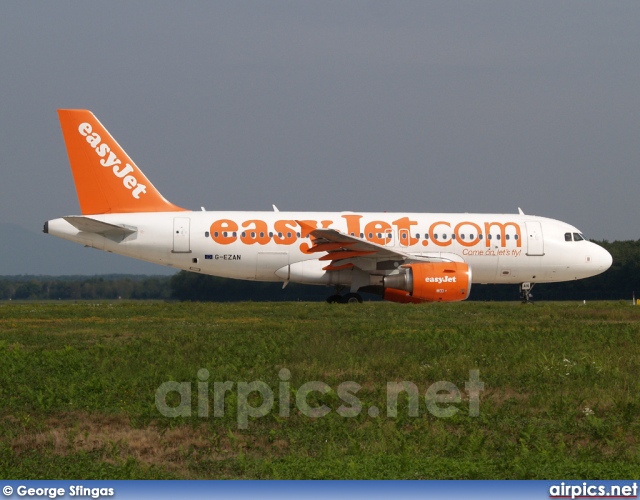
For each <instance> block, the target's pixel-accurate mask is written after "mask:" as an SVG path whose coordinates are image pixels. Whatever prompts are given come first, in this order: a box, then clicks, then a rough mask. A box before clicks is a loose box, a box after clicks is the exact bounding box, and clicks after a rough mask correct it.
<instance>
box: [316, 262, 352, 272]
mask: <svg viewBox="0 0 640 500" xmlns="http://www.w3.org/2000/svg"><path fill="white" fill-rule="evenodd" d="M350 267H354V265H353V264H342V265H341V266H334V265H333V264H329V265H328V266H325V267H323V268H322V270H323V271H340V270H341V269H348V268H350Z"/></svg>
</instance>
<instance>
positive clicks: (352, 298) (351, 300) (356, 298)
mask: <svg viewBox="0 0 640 500" xmlns="http://www.w3.org/2000/svg"><path fill="white" fill-rule="evenodd" d="M342 301H343V302H344V303H345V304H362V297H361V296H360V294H358V293H348V294H346V295H345V296H344V297H343V299H342Z"/></svg>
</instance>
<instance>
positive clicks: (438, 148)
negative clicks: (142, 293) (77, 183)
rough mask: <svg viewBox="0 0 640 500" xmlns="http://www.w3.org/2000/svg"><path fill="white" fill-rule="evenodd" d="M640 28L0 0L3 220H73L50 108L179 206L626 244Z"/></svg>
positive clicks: (639, 234) (567, 14)
mask: <svg viewBox="0 0 640 500" xmlns="http://www.w3.org/2000/svg"><path fill="white" fill-rule="evenodd" d="M638 19H640V2H637V1H636V0H634V1H616V2H591V1H582V0H580V1H563V2H558V1H556V0H553V1H546V0H539V1H536V2H520V1H513V0H508V1H441V2H427V1H395V2H391V1H364V0H362V1H352V0H339V1H332V0H326V1H322V2H305V1H280V0H272V1H269V2H262V1H257V0H256V1H241V0H237V1H233V2H229V1H223V2H216V1H197V2H196V1H180V2H177V1H174V2H168V1H137V2H128V1H126V2H125V1H113V0H110V1H108V2H106V1H102V2H100V1H97V2H79V1H75V2H70V1H64V0H60V1H56V2H2V3H0V47H2V48H1V49H0V89H1V90H2V97H0V169H1V170H0V171H1V172H2V181H1V182H0V224H11V225H15V226H19V227H21V228H24V229H27V230H29V231H33V232H38V231H40V230H41V228H42V224H43V222H44V221H45V220H47V219H54V218H57V217H60V216H64V215H70V214H77V213H78V212H79V207H78V201H77V197H76V193H75V188H74V185H73V180H72V177H71V171H70V169H69V164H68V159H67V155H66V150H65V148H64V143H63V140H62V135H61V131H60V126H59V124H58V120H57V114H56V110H57V109H58V108H86V109H90V110H91V111H93V113H94V114H95V115H96V116H97V117H98V119H99V120H100V121H101V122H102V123H103V124H104V125H105V126H106V127H107V128H108V129H109V131H110V132H111V134H112V135H113V136H114V137H115V138H116V140H117V141H118V142H119V143H120V145H121V146H123V147H124V149H125V150H126V151H127V153H128V154H129V155H130V156H131V157H132V158H133V159H134V161H135V162H136V163H137V165H138V166H139V167H140V168H141V169H142V170H143V171H144V173H145V174H146V176H147V177H148V178H149V179H150V180H151V181H152V182H153V184H154V185H155V186H156V187H157V188H158V189H159V190H160V191H161V192H162V194H163V195H164V196H165V197H166V198H167V199H169V200H170V201H172V202H173V203H175V204H177V205H180V206H184V207H187V208H193V209H196V210H199V209H200V207H201V206H204V207H205V208H206V209H207V210H221V211H225V210H271V205H272V204H276V205H277V206H278V208H279V209H280V210H287V211H289V210H291V211H306V210H310V211H338V210H353V211H396V212H482V213H517V209H518V207H521V208H522V209H523V210H524V212H525V213H527V214H532V215H540V216H546V217H551V218H554V219H559V220H562V221H565V222H568V223H570V224H573V225H575V226H577V227H578V228H580V230H582V231H583V232H584V233H585V235H586V236H587V237H589V238H594V239H607V240H625V239H634V240H635V239H639V238H640V222H639V221H638V215H637V212H638V210H637V208H636V203H637V201H638V195H637V193H638V190H639V187H640V169H639V168H638V165H639V163H640V134H639V133H638V132H639V128H640V127H639V126H640V57H639V56H638V54H639V51H640V30H639V29H638ZM8 237H9V236H8V235H7V234H6V233H5V234H3V235H2V236H0V238H8ZM47 238H49V239H51V238H52V237H51V236H45V235H42V237H41V244H42V245H43V247H46V246H47V245H48V241H49V240H47ZM65 244H66V245H71V246H72V245H74V244H73V243H70V242H69V243H67V242H65ZM56 248H58V247H56ZM95 254H96V252H95V251H86V252H81V253H80V254H78V255H80V257H78V258H79V259H86V260H83V262H82V263H83V264H86V265H87V266H90V265H91V262H92V261H94V259H95V258H96V257H95ZM106 257H113V256H106ZM126 260H127V259H122V258H120V259H115V258H114V259H113V260H111V261H109V260H105V261H104V262H106V263H107V264H105V266H106V268H107V269H105V270H104V272H123V270H125V269H127V270H128V268H126V266H127V264H124V262H126ZM109 262H113V268H110V267H109V264H108V263H109ZM123 266H124V267H123ZM145 269H146V268H145ZM150 269H157V270H160V269H161V268H159V267H156V266H153V267H151V268H150ZM0 273H2V269H1V266H0Z"/></svg>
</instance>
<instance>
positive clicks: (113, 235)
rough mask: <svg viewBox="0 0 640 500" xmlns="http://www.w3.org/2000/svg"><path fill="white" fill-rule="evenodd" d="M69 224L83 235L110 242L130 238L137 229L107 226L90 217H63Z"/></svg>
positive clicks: (115, 225) (113, 225)
mask: <svg viewBox="0 0 640 500" xmlns="http://www.w3.org/2000/svg"><path fill="white" fill-rule="evenodd" d="M63 219H64V220H66V221H67V222H68V223H69V224H71V225H72V226H73V227H75V228H76V229H77V230H78V231H82V232H85V233H95V234H100V235H102V236H105V237H106V238H109V239H110V240H113V241H117V242H120V241H122V240H124V239H125V238H126V237H127V236H130V235H132V234H134V233H136V232H137V231H138V229H137V228H135V227H131V226H125V225H117V224H109V223H108V222H102V221H99V220H96V219H92V218H91V217H79V216H69V217H63Z"/></svg>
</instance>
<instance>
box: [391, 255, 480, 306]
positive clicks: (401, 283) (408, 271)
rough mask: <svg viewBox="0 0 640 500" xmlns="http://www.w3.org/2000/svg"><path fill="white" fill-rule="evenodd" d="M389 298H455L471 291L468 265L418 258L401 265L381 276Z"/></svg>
mask: <svg viewBox="0 0 640 500" xmlns="http://www.w3.org/2000/svg"><path fill="white" fill-rule="evenodd" d="M382 283H383V286H384V299H385V300H390V301H392V302H402V303H409V302H412V303H420V302H456V301H460V300H465V299H466V298H467V297H469V293H470V292H471V268H469V266H468V265H467V264H464V263H461V262H433V263H431V262H419V263H416V264H406V265H404V266H402V268H401V270H400V273H399V274H391V275H389V276H385V277H384V278H383V280H382Z"/></svg>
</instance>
